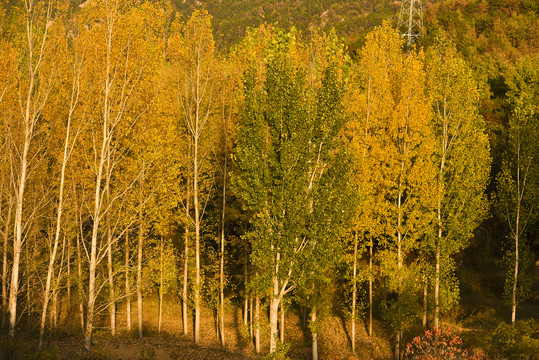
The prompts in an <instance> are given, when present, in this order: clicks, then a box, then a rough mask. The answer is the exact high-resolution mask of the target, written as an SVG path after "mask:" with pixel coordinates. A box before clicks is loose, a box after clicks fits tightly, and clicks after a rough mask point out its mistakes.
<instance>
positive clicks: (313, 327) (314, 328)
mask: <svg viewBox="0 0 539 360" xmlns="http://www.w3.org/2000/svg"><path fill="white" fill-rule="evenodd" d="M311 334H312V337H313V360H318V330H317V324H316V306H315V307H313V309H312V310H311Z"/></svg>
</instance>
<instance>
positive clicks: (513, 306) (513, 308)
mask: <svg viewBox="0 0 539 360" xmlns="http://www.w3.org/2000/svg"><path fill="white" fill-rule="evenodd" d="M518 156H519V161H518V162H519V164H518V165H520V148H519V154H518ZM517 186H518V187H517V191H518V196H517V209H516V210H517V213H516V219H515V220H516V221H515V222H516V224H515V273H514V277H513V291H512V294H511V295H512V296H511V324H514V323H515V321H516V318H517V280H518V261H519V254H518V246H519V240H520V239H519V235H520V231H521V230H520V199H521V195H520V168H518V169H517Z"/></svg>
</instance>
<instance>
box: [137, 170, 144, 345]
mask: <svg viewBox="0 0 539 360" xmlns="http://www.w3.org/2000/svg"><path fill="white" fill-rule="evenodd" d="M140 186H141V191H142V180H141V184H140ZM142 207H143V201H142V196H141V199H140V206H139V232H138V253H137V316H138V336H139V338H141V339H142V241H143V239H144V218H143V213H142Z"/></svg>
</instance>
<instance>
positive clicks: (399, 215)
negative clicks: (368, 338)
mask: <svg viewBox="0 0 539 360" xmlns="http://www.w3.org/2000/svg"><path fill="white" fill-rule="evenodd" d="M402 171H404V162H402V163H401V173H402ZM401 226H402V182H401V181H400V180H399V194H398V199H397V229H398V230H397V266H398V269H399V270H398V275H397V276H398V277H399V289H398V291H397V301H400V292H401V289H400V283H401V282H402V279H400V277H401V270H402V266H403V255H402V232H401V230H400V229H401ZM397 311H398V317H399V318H400V315H401V307H400V304H398V310H397ZM400 329H401V324H399V329H398V330H397V334H396V336H395V338H396V341H395V360H399V359H400V339H401V335H402V333H401V330H400Z"/></svg>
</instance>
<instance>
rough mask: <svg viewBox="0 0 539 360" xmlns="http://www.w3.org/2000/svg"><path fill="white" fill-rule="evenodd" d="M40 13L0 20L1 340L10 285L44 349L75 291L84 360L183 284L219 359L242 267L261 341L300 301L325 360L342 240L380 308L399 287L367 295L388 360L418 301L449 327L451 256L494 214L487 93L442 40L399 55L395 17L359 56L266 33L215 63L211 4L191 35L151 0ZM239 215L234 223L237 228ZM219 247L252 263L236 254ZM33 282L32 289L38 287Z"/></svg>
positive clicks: (329, 43)
mask: <svg viewBox="0 0 539 360" xmlns="http://www.w3.org/2000/svg"><path fill="white" fill-rule="evenodd" d="M49 4H50V5H49V6H48V7H47V5H43V4H41V3H40V4H34V3H32V2H26V3H25V7H24V6H23V7H21V8H20V9H18V8H17V9H16V10H13V11H12V12H11V13H9V14H6V15H5V18H6V19H8V20H9V21H7V22H3V23H2V24H4V23H5V24H10V25H9V26H8V25H5V26H6V27H5V29H3V31H4V34H10V35H11V37H10V36H7V35H5V36H3V37H2V43H1V44H0V48H1V49H2V54H3V55H4V54H5V56H2V59H1V63H0V80H1V83H0V86H1V87H0V115H1V116H2V118H1V121H2V129H3V130H2V142H1V146H2V158H1V160H0V161H1V163H0V166H2V179H1V181H2V183H1V186H2V187H1V188H0V189H1V191H2V192H1V193H0V196H1V201H0V204H1V205H2V208H1V216H2V225H3V229H5V230H2V232H3V239H2V240H3V245H4V250H3V256H4V257H3V270H2V296H3V306H4V307H3V311H4V312H8V313H9V315H10V324H9V325H10V331H11V335H12V336H13V334H14V331H15V326H16V319H17V309H20V304H19V305H18V300H19V299H21V297H20V296H18V295H19V294H20V293H21V288H20V286H19V277H20V276H19V274H20V273H21V271H22V274H24V275H23V277H24V279H25V281H26V282H25V284H26V285H25V286H26V288H25V290H24V291H26V293H27V294H28V296H29V297H33V298H36V299H38V300H37V302H38V303H39V304H40V319H41V321H40V329H41V333H40V337H41V339H42V338H43V336H44V333H45V329H46V327H47V314H48V313H50V309H49V306H52V307H53V308H57V307H58V305H57V304H56V303H55V302H56V300H51V299H55V298H56V299H57V297H58V294H61V295H65V294H66V293H70V292H71V288H72V287H73V288H74V289H75V288H76V290H73V292H74V293H76V294H77V295H76V297H77V298H78V308H77V309H76V310H74V309H71V308H70V309H68V310H67V311H68V312H74V313H75V312H78V315H79V316H80V320H81V326H82V327H83V331H84V335H85V347H86V349H87V350H88V351H89V350H90V349H91V345H92V333H93V329H94V327H95V323H96V321H97V320H98V315H99V314H101V313H103V311H105V310H106V311H107V313H108V316H107V324H108V325H107V326H109V327H110V329H111V332H112V334H113V335H114V334H115V333H116V325H117V322H118V321H117V316H116V314H117V312H118V307H119V306H122V307H123V306H124V303H125V306H126V307H127V308H128V309H130V308H131V297H132V296H135V295H136V298H137V330H138V334H139V336H142V335H143V328H144V319H143V317H142V314H143V311H142V310H143V288H144V279H145V276H146V277H148V275H145V273H148V272H149V271H158V272H159V276H156V275H155V274H154V276H152V277H151V278H152V279H154V280H153V281H154V282H156V283H159V290H158V291H159V299H160V304H162V301H163V293H164V292H166V291H167V289H169V288H170V286H169V285H170V284H171V283H173V282H176V281H177V280H178V284H177V286H176V288H177V293H178V294H180V298H181V301H182V302H183V317H182V327H183V331H184V333H185V334H187V333H188V332H189V328H190V327H189V324H188V316H187V315H188V313H189V311H190V309H189V308H192V309H193V310H194V315H195V316H194V326H193V330H194V339H195V342H199V340H200V336H201V333H200V313H201V308H202V306H203V305H204V303H205V301H206V302H207V303H208V304H209V303H210V301H208V298H211V299H214V300H215V299H217V300H216V301H214V302H212V304H211V306H213V307H214V308H215V309H216V311H217V313H218V319H219V320H218V322H219V327H218V328H219V336H220V339H221V342H222V344H223V345H225V327H224V312H225V310H226V307H225V302H226V299H225V288H226V285H227V284H228V282H229V278H228V277H227V273H230V271H232V270H230V269H232V268H234V269H236V268H239V267H241V266H243V271H244V274H245V277H244V279H243V280H244V284H242V285H241V287H243V288H244V289H245V290H244V292H243V293H242V294H241V296H242V297H243V298H244V299H245V304H247V303H248V302H250V303H251V304H252V303H253V300H254V302H255V310H254V311H255V315H254V317H253V316H252V315H253V309H252V308H253V306H251V319H253V320H251V321H252V322H254V326H255V328H256V329H260V325H261V320H260V318H261V317H262V316H263V315H262V314H263V312H262V311H261V309H260V308H261V307H263V306H266V305H267V306H268V307H269V328H270V347H269V351H270V352H271V353H273V352H275V351H276V350H277V347H278V331H279V330H280V331H281V339H284V333H283V331H284V330H283V322H284V318H285V316H284V314H285V311H286V309H287V308H286V304H290V303H291V302H292V301H293V302H294V303H297V304H300V305H301V306H302V307H304V308H308V309H310V312H311V316H310V318H311V333H312V335H313V337H312V339H313V357H316V354H317V347H316V339H317V334H318V329H319V326H318V324H319V321H320V318H321V317H323V315H325V314H327V313H328V312H329V311H330V308H331V307H332V306H333V304H331V299H330V298H329V297H328V293H329V292H326V291H324V290H325V289H326V288H328V287H331V284H332V281H333V280H335V277H336V276H339V275H337V272H336V271H335V269H336V267H337V265H339V266H341V267H342V266H343V265H342V264H343V263H345V261H344V259H346V256H345V254H346V252H347V246H348V245H349V244H348V241H349V239H350V238H351V237H350V236H349V235H350V234H353V235H354V236H353V237H354V239H356V240H355V241H354V245H355V247H354V259H353V262H354V263H355V264H356V265H354V269H355V268H356V267H357V258H358V257H360V256H362V255H363V254H364V253H365V250H366V248H367V247H368V248H369V257H370V263H371V267H370V269H369V271H368V278H369V279H370V283H371V286H370V287H369V288H370V292H371V293H370V295H371V296H370V298H371V304H370V305H371V308H372V295H373V292H377V291H378V290H379V289H381V288H382V287H383V288H384V289H385V291H386V293H387V294H389V296H385V297H382V296H379V298H380V299H382V298H383V306H382V310H383V312H384V316H385V319H386V320H388V321H389V322H390V323H391V324H392V326H393V328H394V330H395V332H396V334H397V337H396V339H397V351H398V349H399V346H398V340H399V339H401V337H402V332H403V331H405V330H406V329H408V328H409V327H410V326H411V325H412V324H414V323H416V322H417V321H418V314H419V312H420V308H423V313H425V314H427V315H426V319H427V318H429V319H430V318H432V319H433V321H434V327H438V326H439V320H440V317H441V316H442V314H443V311H444V310H445V309H446V307H445V305H447V306H450V305H451V304H452V303H454V299H456V297H457V296H458V294H457V293H456V289H458V288H456V287H455V286H454V281H455V280H454V278H453V277H452V274H453V272H452V271H453V269H454V265H453V263H452V261H451V255H453V254H454V253H455V252H456V251H458V250H460V249H462V248H463V247H464V246H466V242H467V240H468V239H469V237H470V236H471V233H472V231H473V229H474V227H475V226H476V225H477V224H478V222H479V221H480V220H481V219H482V218H483V217H484V215H485V204H484V189H485V185H486V181H487V178H488V173H489V164H490V158H489V149H488V143H487V139H486V135H485V134H484V132H483V131H484V130H483V128H484V125H483V123H482V120H481V118H480V117H479V116H478V113H477V102H478V95H477V85H476V84H475V82H474V80H473V77H472V76H471V73H470V71H469V69H468V68H467V66H466V64H465V63H464V62H463V61H462V60H460V59H459V57H458V54H457V53H456V51H455V50H454V48H453V47H452V45H451V44H448V43H446V42H445V41H444V40H443V39H441V40H440V41H439V42H438V43H437V44H436V45H435V46H433V47H432V48H431V49H429V50H428V51H427V52H426V53H424V52H422V51H416V50H412V51H411V52H410V53H405V52H404V51H403V48H402V47H403V46H402V39H401V38H399V36H398V35H397V34H396V32H395V31H394V30H392V29H391V28H390V27H389V25H387V24H386V25H384V26H383V27H380V28H377V29H375V30H374V31H373V32H372V33H371V34H370V35H369V36H368V37H367V41H366V44H365V46H364V47H363V48H362V49H361V51H360V52H359V54H358V59H357V60H351V59H350V57H349V55H348V54H347V53H346V50H345V47H344V45H343V44H342V42H341V41H340V40H339V39H338V38H337V37H336V35H335V34H334V33H330V34H316V33H313V34H311V35H306V34H300V33H298V32H297V31H295V30H291V31H289V32H287V31H284V30H280V29H277V28H276V27H273V26H267V25H265V26H261V27H259V28H257V29H251V30H249V31H248V34H247V35H246V36H245V38H244V39H243V41H242V42H241V43H240V44H238V45H237V46H236V47H234V48H233V50H232V51H231V52H230V53H229V54H228V56H224V55H222V54H219V53H218V52H217V51H216V48H215V42H214V37H213V34H212V28H211V17H210V16H209V15H208V14H207V13H206V12H204V11H201V12H198V11H197V12H195V13H193V15H192V16H191V18H190V19H189V20H188V21H187V22H186V23H185V24H183V23H180V22H179V21H177V20H171V18H173V17H174V16H173V13H172V11H171V10H170V9H168V8H167V7H164V6H160V5H158V4H155V3H141V4H139V3H137V4H135V3H131V2H128V1H121V0H113V1H107V0H99V1H98V0H94V1H88V2H85V3H84V4H83V5H81V6H80V7H77V8H72V9H70V10H69V11H68V12H62V11H61V10H60V9H59V8H58V9H57V8H54V7H53V6H52V3H49ZM41 6H45V7H44V8H43V9H41ZM23 10H24V11H23ZM23 20H24V21H23ZM21 21H22V23H24V22H26V27H25V28H21V27H19V25H17V24H20V23H21ZM56 143H58V144H61V145H60V146H56V145H51V144H56ZM470 149H473V150H470ZM470 151H473V154H474V156H470ZM29 184H30V185H31V186H27V185H29ZM231 194H232V196H231ZM229 200H231V202H229ZM228 208H232V209H233V211H232V213H233V214H232V215H229V214H228V212H227V209H228ZM238 213H239V214H240V215H238ZM50 214H54V215H53V216H52V217H51V215H50ZM229 217H230V218H232V217H234V219H232V220H233V221H236V222H237V223H241V224H242V227H241V229H238V228H235V229H233V230H232V229H229V228H227V221H229ZM12 229H13V231H12ZM216 229H217V230H216ZM230 235H234V236H236V237H237V238H236V239H240V240H238V241H237V242H236V243H234V245H233V246H235V247H238V248H240V247H241V248H242V249H245V254H244V256H243V258H239V257H238V256H232V255H231V256H230V257H228V258H227V257H226V256H227V248H230V247H232V245H227V242H226V241H227V239H228V238H229V236H230ZM43 239H47V241H42V240H43ZM75 249H76V251H75ZM24 251H25V252H30V251H32V252H34V253H35V254H37V255H36V258H35V261H36V262H38V263H40V264H45V265H43V266H42V269H41V270H40V271H32V266H31V264H30V263H28V262H25V261H24V260H23V259H22V258H21V254H22V253H23V252H24ZM230 253H234V252H233V251H231V252H230ZM215 259H219V270H218V271H213V273H212V271H211V270H210V266H209V265H208V264H209V263H210V262H211V261H213V260H215ZM204 264H206V265H207V266H206V268H205V266H204ZM8 265H9V266H8ZM344 266H346V265H344ZM227 267H228V268H229V269H227ZM374 268H376V269H377V271H376V278H375V276H374V273H375V271H374ZM347 271H349V272H352V269H351V268H350V269H348V270H347ZM67 273H68V274H71V275H69V276H67V275H66V274H67ZM180 273H181V275H179V276H177V275H178V274H180ZM356 273H357V272H356V271H355V270H354V276H353V279H352V282H353V283H352V284H348V285H350V287H354V289H356V288H357V286H358V280H357V278H356ZM8 275H9V276H10V277H11V280H10V281H8ZM210 276H213V280H216V279H218V281H213V282H212V281H210V280H211V279H210ZM29 279H32V281H30V280H29ZM38 281H43V282H44V284H45V286H44V288H43V289H40V288H39V287H38V286H32V285H30V284H34V283H36V282H38ZM133 281H134V283H135V284H134V286H133V284H132V282H133ZM8 283H9V286H10V288H9V290H8V287H7V284H8ZM73 283H76V286H74V285H73ZM212 283H218V284H219V286H214V287H211V284H212ZM123 284H125V285H123ZM180 284H181V285H180ZM208 293H211V296H207V294H208ZM217 293H219V294H218V296H217V295H216V294H217ZM376 296H378V295H376ZM8 297H9V301H8ZM248 300H249V301H248ZM51 301H52V303H53V304H52V305H51V304H49V303H50V302H51ZM352 303H353V304H354V306H355V304H356V302H355V293H354V301H352ZM427 304H434V309H433V311H430V312H428V310H427V309H428V307H427ZM246 308H247V306H246ZM55 311H56V310H55ZM247 312H248V311H247V310H246V311H245V314H244V316H245V321H246V322H247V318H248V314H247ZM279 312H280V314H281V320H279ZM53 313H55V312H53ZM352 314H353V316H352V320H353V321H354V322H355V321H356V318H357V315H356V312H355V308H354V309H353V311H352ZM130 315H131V312H130V310H129V316H127V319H128V320H127V321H128V324H127V328H128V329H131V316H130ZM49 322H50V321H49ZM279 322H280V326H279ZM50 326H52V325H50ZM371 329H372V319H371ZM257 333H258V331H257ZM255 343H256V344H257V351H258V350H259V344H260V338H259V336H257V339H256V340H255Z"/></svg>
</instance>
